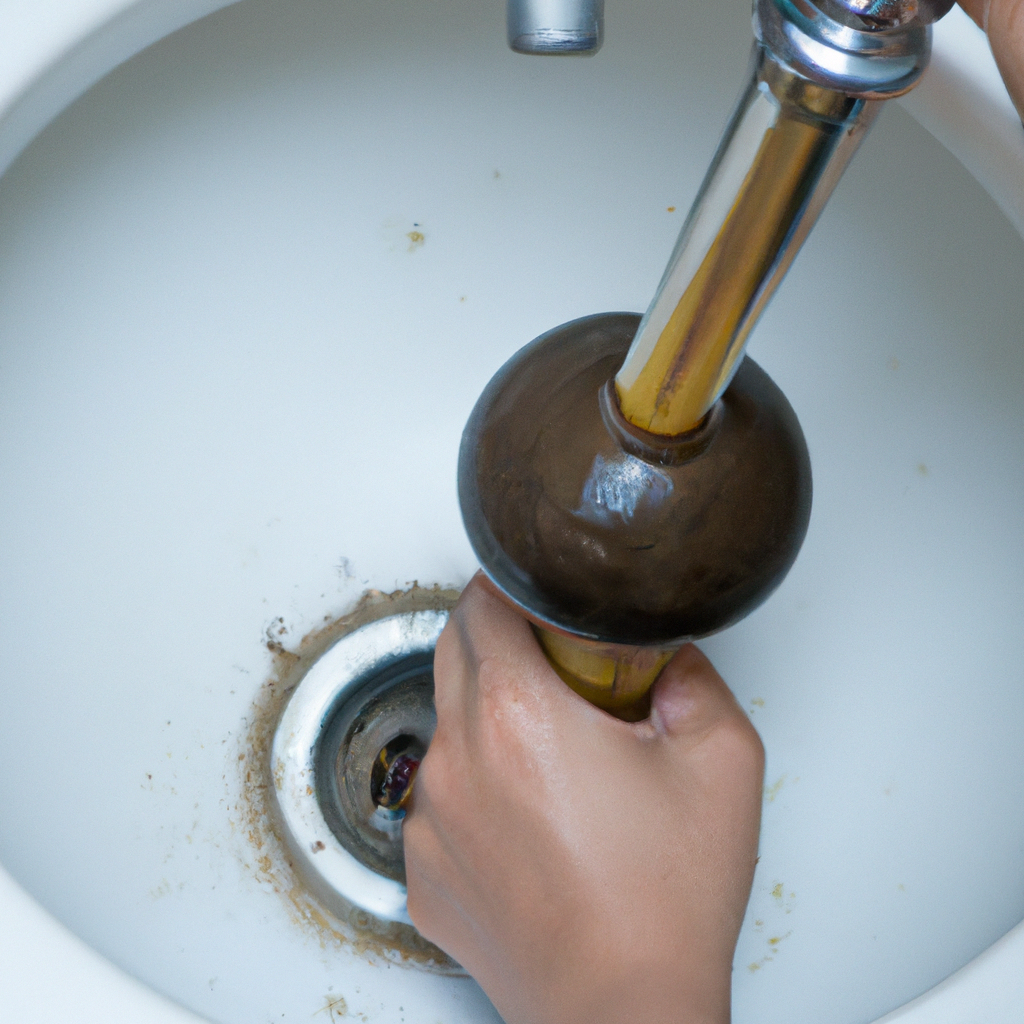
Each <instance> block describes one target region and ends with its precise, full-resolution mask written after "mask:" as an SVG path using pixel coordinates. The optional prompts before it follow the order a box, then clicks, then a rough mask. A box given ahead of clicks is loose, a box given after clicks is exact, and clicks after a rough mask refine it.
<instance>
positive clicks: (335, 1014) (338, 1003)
mask: <svg viewBox="0 0 1024 1024" xmlns="http://www.w3.org/2000/svg"><path fill="white" fill-rule="evenodd" d="M321 1013H324V1014H326V1015H327V1019H328V1020H341V1019H342V1017H347V1016H348V1003H347V1002H346V1001H345V999H344V998H343V997H342V996H334V997H333V998H332V997H331V996H327V997H325V999H324V1005H323V1006H322V1007H321V1008H320V1009H319V1010H317V1011H316V1013H314V1014H313V1016H314V1017H319V1016H320V1014H321Z"/></svg>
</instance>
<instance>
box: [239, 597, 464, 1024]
mask: <svg viewBox="0 0 1024 1024" xmlns="http://www.w3.org/2000/svg"><path fill="white" fill-rule="evenodd" d="M458 598H459V591H458V590H455V589H451V588H442V587H437V586H435V587H430V588H427V587H421V586H419V585H418V584H413V586H412V587H411V588H410V589H408V590H396V591H394V592H393V593H390V594H385V593H383V592H381V591H379V590H368V591H367V592H366V593H365V594H364V595H363V596H362V598H361V599H360V601H359V603H358V604H357V605H356V607H355V608H354V609H353V610H352V611H351V612H349V613H348V614H347V615H343V616H341V617H340V618H337V619H328V620H326V621H325V623H324V624H323V625H322V626H321V627H319V628H318V629H315V630H313V631H312V632H310V633H308V634H307V635H306V636H304V637H303V638H302V640H301V641H299V643H298V646H297V647H296V648H295V649H293V650H289V649H287V648H285V647H284V645H283V644H282V643H281V641H280V640H279V639H278V637H279V636H283V635H284V634H283V633H278V632H277V631H278V630H279V629H280V628H281V627H282V626H283V620H281V619H276V620H275V621H274V623H273V624H272V625H271V627H270V629H268V630H267V633H266V637H265V641H264V642H265V644H266V647H267V649H268V650H269V651H270V652H271V653H272V654H273V655H274V663H273V667H272V670H271V673H270V676H269V678H268V680H267V682H266V683H265V684H264V685H263V686H262V687H261V688H260V690H259V692H258V693H257V695H256V699H255V700H254V702H253V707H252V709H251V712H250V718H249V723H250V724H249V728H248V730H247V731H246V733H245V734H244V736H243V738H242V747H241V751H240V754H239V757H238V760H237V761H236V762H235V763H236V764H237V765H238V768H239V771H240V774H241V779H240V783H241V797H240V799H239V801H238V803H237V804H236V806H235V812H236V813H235V821H234V822H233V824H234V825H235V827H236V828H237V829H238V831H239V832H240V833H241V834H242V835H243V836H244V837H245V838H246V840H247V841H248V845H249V846H250V847H251V849H252V851H253V853H252V864H251V867H252V868H253V870H254V872H255V876H256V880H257V882H259V883H260V884H261V885H262V886H266V887H268V888H270V889H272V890H273V891H274V892H275V893H277V894H278V895H279V896H280V897H281V898H282V899H283V900H285V902H286V904H287V907H288V912H289V916H290V917H291V919H292V921H293V922H294V923H295V925H296V926H297V927H299V928H301V929H302V930H303V931H305V932H306V933H307V934H309V935H312V936H313V937H315V938H316V940H317V941H318V942H319V944H320V946H321V948H323V949H327V948H328V947H334V948H338V949H340V948H342V947H348V948H350V949H351V950H352V951H353V952H355V953H357V954H358V955H360V956H363V957H365V958H366V959H368V960H370V961H371V962H375V961H381V960H383V961H387V962H389V963H394V964H404V965H409V966H417V967H420V968H424V969H426V970H429V971H432V972H436V973H440V974H463V973H464V972H463V971H462V968H461V967H459V965H458V964H456V963H455V961H454V960H452V959H451V958H450V957H449V956H448V955H447V954H445V953H444V952H443V951H442V950H440V949H438V948H437V947H436V946H434V945H433V944H432V943H430V942H427V940H426V939H424V938H423V937H422V936H421V935H420V934H419V933H418V932H417V931H416V930H415V929H414V928H411V927H409V926H408V925H404V924H397V923H392V922H384V921H380V920H378V919H376V918H374V917H372V916H371V915H370V914H367V913H366V912H365V911H363V910H359V909H357V908H355V907H353V908H351V910H350V911H349V913H348V915H347V919H346V920H340V919H339V918H337V917H336V916H335V915H334V914H332V913H331V912H330V911H328V910H327V909H325V908H324V907H323V906H322V905H321V904H320V903H319V902H318V901H317V899H316V898H315V897H314V896H313V895H312V893H311V892H310V891H309V890H308V889H307V887H306V886H305V884H304V883H303V881H302V879H301V878H300V877H299V875H298V873H297V872H296V870H295V867H294V864H293V863H292V859H291V856H290V855H289V852H288V849H287V847H286V846H285V844H284V843H283V842H282V840H281V839H280V837H279V836H280V827H279V822H278V820H277V810H276V807H277V804H276V800H275V799H274V797H273V794H272V792H271V786H270V780H271V771H270V752H271V747H272V744H273V740H274V730H275V729H276V727H277V723H278V721H279V720H280V718H281V714H282V713H283V711H284V707H285V704H286V703H287V702H288V698H289V697H290V696H291V694H292V692H293V691H294V689H295V687H296V686H298V684H299V683H300V682H301V680H302V678H303V677H304V676H305V674H306V672H308V671H309V669H310V667H311V666H312V665H313V663H314V662H315V661H316V660H317V659H318V658H320V657H321V655H323V654H324V652H325V651H326V650H327V649H328V648H329V647H331V646H332V645H333V644H334V643H335V642H336V641H338V640H340V639H341V637H343V636H345V635H347V634H348V633H351V632H353V631H354V630H356V629H358V628H359V627H360V626H365V625H366V624H367V623H369V622H374V621H376V620H377V619H382V618H385V617H386V616H389V615H397V614H401V613H403V612H413V611H434V610H450V609H451V608H453V607H454V606H455V602H456V601H457V600H458ZM274 782H275V784H278V783H279V780H274ZM338 1002H339V1004H340V1005H341V1006H344V1002H343V1001H342V1000H339V1001H338ZM326 1009H328V1008H327V1007H325V1010H326ZM345 1012H347V1010H342V1015H344V1013H345ZM330 1013H331V1018H332V1019H334V1018H335V1017H336V1016H337V1015H338V1014H337V1011H336V1010H334V1009H331V1010H330Z"/></svg>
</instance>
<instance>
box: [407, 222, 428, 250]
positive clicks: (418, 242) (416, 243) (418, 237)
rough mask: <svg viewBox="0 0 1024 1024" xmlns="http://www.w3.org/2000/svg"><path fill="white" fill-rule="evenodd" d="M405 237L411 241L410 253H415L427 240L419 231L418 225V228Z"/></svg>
mask: <svg viewBox="0 0 1024 1024" xmlns="http://www.w3.org/2000/svg"><path fill="white" fill-rule="evenodd" d="M405 237H406V238H408V239H409V252H415V251H416V250H417V249H419V248H420V246H422V245H423V243H424V242H425V241H426V240H427V236H426V235H425V234H423V232H422V231H419V230H418V225H417V228H414V229H413V230H412V231H409V232H408V233H407V234H406V236H405Z"/></svg>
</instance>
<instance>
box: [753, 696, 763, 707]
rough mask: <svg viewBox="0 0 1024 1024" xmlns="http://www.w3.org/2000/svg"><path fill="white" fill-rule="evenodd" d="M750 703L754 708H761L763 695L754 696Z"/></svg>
mask: <svg viewBox="0 0 1024 1024" xmlns="http://www.w3.org/2000/svg"><path fill="white" fill-rule="evenodd" d="M750 703H751V705H752V706H753V707H755V708H763V707H764V698H763V697H754V698H753V699H752V700H751V702H750Z"/></svg>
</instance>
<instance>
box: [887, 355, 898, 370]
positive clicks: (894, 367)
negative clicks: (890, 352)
mask: <svg viewBox="0 0 1024 1024" xmlns="http://www.w3.org/2000/svg"><path fill="white" fill-rule="evenodd" d="M899 368H900V361H899V360H898V359H897V358H896V357H895V356H893V357H892V358H891V359H890V360H889V369H890V370H892V372H893V373H895V372H896V371H897V370H898V369H899Z"/></svg>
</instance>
